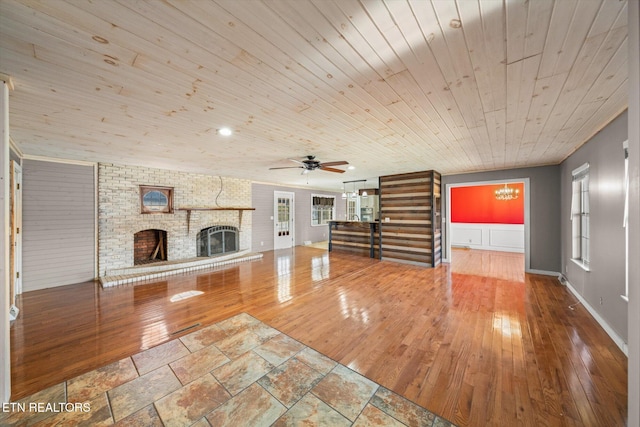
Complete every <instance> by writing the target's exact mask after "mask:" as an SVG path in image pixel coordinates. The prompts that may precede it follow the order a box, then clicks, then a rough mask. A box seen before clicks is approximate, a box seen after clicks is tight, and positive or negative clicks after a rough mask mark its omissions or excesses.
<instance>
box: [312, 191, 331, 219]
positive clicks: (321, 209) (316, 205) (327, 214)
mask: <svg viewBox="0 0 640 427" xmlns="http://www.w3.org/2000/svg"><path fill="white" fill-rule="evenodd" d="M335 206H336V198H335V196H321V195H316V194H313V195H312V196H311V225H325V224H328V223H329V221H332V220H333V218H334V217H335Z"/></svg>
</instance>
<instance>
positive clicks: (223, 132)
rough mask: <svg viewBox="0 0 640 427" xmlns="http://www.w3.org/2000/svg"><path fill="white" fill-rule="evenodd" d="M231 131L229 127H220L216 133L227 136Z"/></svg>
mask: <svg viewBox="0 0 640 427" xmlns="http://www.w3.org/2000/svg"><path fill="white" fill-rule="evenodd" d="M232 133H233V132H231V129H229V128H220V129H218V134H220V135H222V136H229V135H231V134H232Z"/></svg>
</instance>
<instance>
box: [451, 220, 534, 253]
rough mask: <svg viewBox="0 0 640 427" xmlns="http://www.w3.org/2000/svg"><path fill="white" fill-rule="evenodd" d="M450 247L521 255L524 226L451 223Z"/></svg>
mask: <svg viewBox="0 0 640 427" xmlns="http://www.w3.org/2000/svg"><path fill="white" fill-rule="evenodd" d="M451 246H464V247H467V248H471V249H485V250H491V251H505V252H521V253H523V252H524V225H523V224H467V223H451Z"/></svg>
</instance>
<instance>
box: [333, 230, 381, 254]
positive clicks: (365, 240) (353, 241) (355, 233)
mask: <svg viewBox="0 0 640 427" xmlns="http://www.w3.org/2000/svg"><path fill="white" fill-rule="evenodd" d="M332 251H346V252H349V253H353V254H357V255H361V256H366V257H369V258H379V257H380V223H379V222H378V221H375V222H362V221H329V252H332Z"/></svg>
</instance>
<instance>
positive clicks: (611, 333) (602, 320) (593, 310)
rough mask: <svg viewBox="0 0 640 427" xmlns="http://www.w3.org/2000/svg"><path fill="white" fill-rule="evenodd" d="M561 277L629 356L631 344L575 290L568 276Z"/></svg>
mask: <svg viewBox="0 0 640 427" xmlns="http://www.w3.org/2000/svg"><path fill="white" fill-rule="evenodd" d="M560 277H562V279H563V280H562V281H561V283H564V284H565V285H566V286H567V288H568V289H569V290H570V291H571V293H572V294H573V295H575V297H576V298H578V300H579V301H580V302H581V303H582V305H583V306H584V308H586V309H587V311H588V312H589V314H591V316H593V318H594V319H595V320H596V322H598V324H599V325H600V326H601V327H602V329H604V331H605V332H606V333H607V335H609V337H610V338H611V339H612V340H613V342H615V343H616V345H617V346H618V347H619V348H620V350H622V352H623V353H624V354H625V356H627V357H629V346H628V345H627V343H626V342H624V340H623V339H622V337H621V336H620V335H618V334H617V333H616V331H614V330H613V328H611V326H609V324H608V323H607V322H606V321H605V320H604V319H603V318H602V316H600V314H598V312H597V311H596V310H595V309H594V308H593V307H592V306H591V305H590V304H589V303H588V302H587V300H585V299H584V298H583V297H582V295H580V294H579V293H578V291H577V290H575V288H574V287H573V286H572V285H571V283H569V281H568V280H567V279H566V277H564V276H560Z"/></svg>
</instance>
